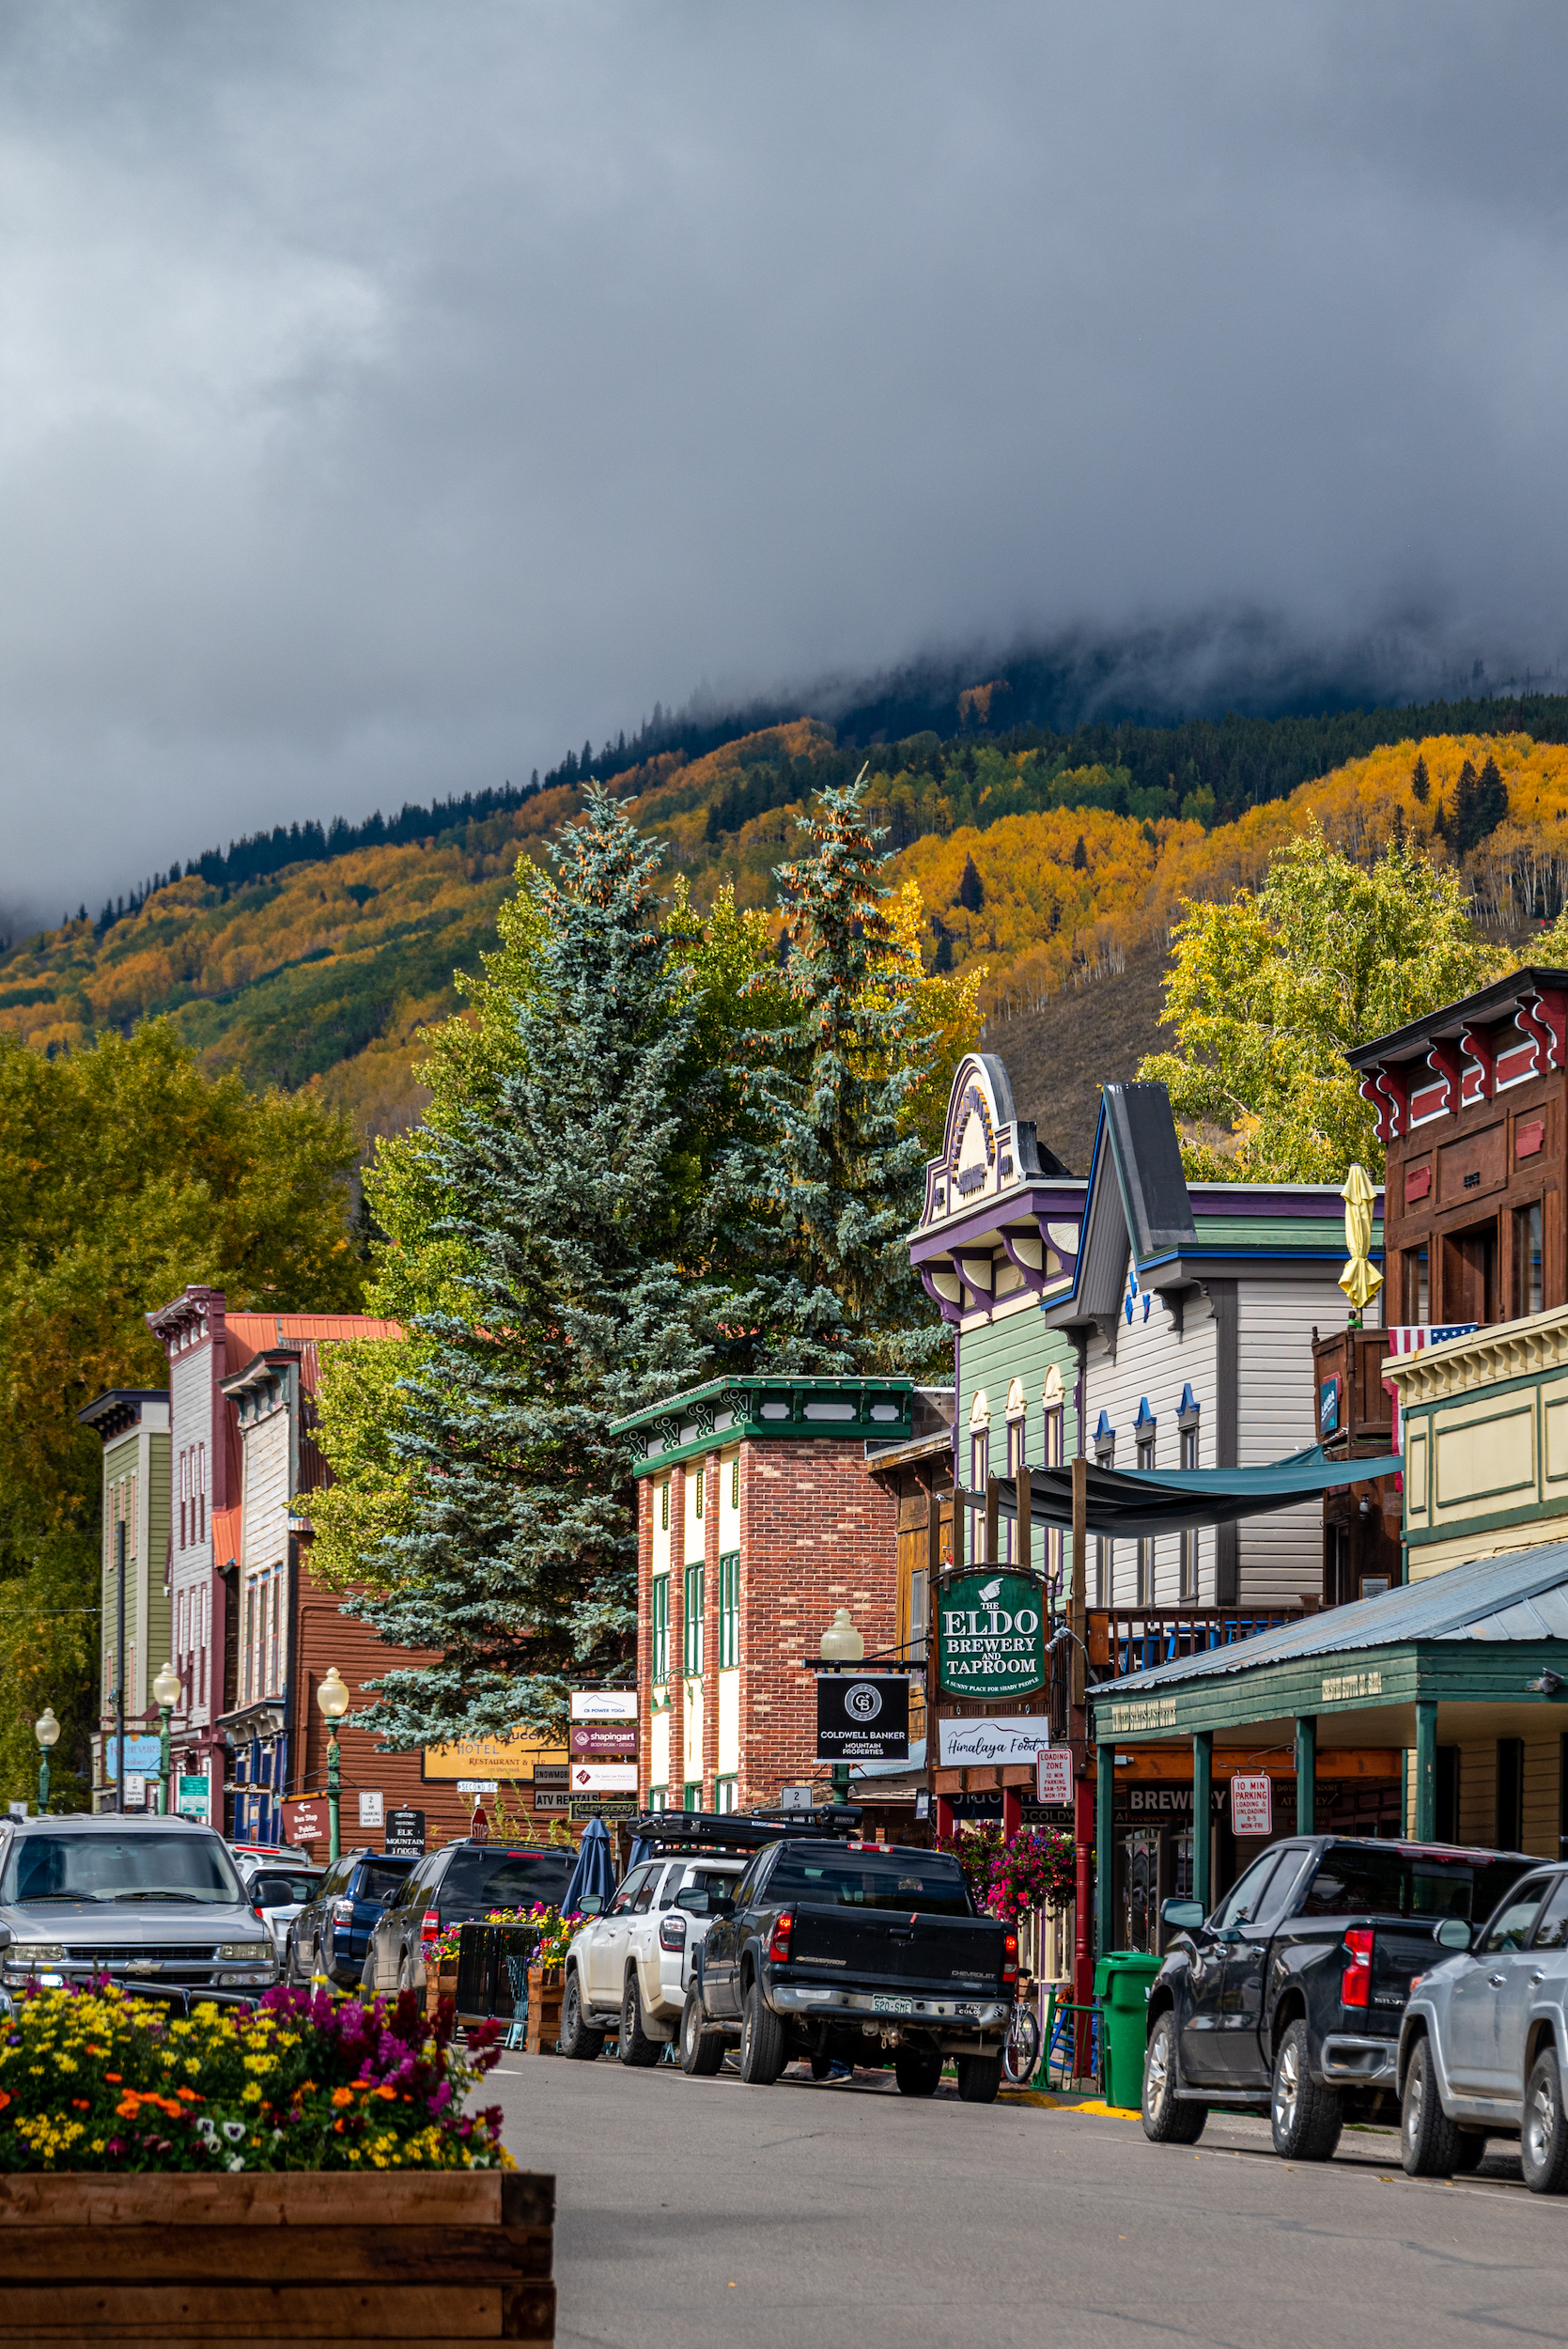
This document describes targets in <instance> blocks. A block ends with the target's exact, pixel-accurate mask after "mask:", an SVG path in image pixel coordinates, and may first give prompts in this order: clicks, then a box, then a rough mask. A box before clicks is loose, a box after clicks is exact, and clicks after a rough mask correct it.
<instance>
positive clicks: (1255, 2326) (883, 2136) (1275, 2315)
mask: <svg viewBox="0 0 1568 2349" xmlns="http://www.w3.org/2000/svg"><path fill="white" fill-rule="evenodd" d="M496 2097H499V2100H500V2102H501V2104H502V2106H503V2108H504V2111H505V2134H506V2142H507V2144H508V2146H509V2148H510V2150H511V2152H512V2155H513V2156H514V2158H515V2159H516V2161H517V2163H518V2166H519V2168H520V2169H524V2170H553V2171H554V2173H555V2177H556V2181H557V2195H558V2216H557V2221H556V2238H555V2245H556V2279H557V2287H558V2291H559V2295H560V2314H559V2318H558V2330H557V2336H556V2338H557V2340H558V2341H560V2342H562V2343H564V2344H571V2349H578V2344H593V2349H601V2345H602V2344H613V2349H636V2344H641V2343H647V2344H648V2345H649V2349H721V2344H722V2349H939V2345H940V2349H993V2345H994V2349H1016V2345H1017V2344H1024V2343H1028V2344H1032V2343H1035V2342H1051V2343H1055V2342H1058V2341H1061V2342H1063V2343H1071V2344H1072V2349H1102V2344H1103V2349H1134V2344H1137V2349H1151V2344H1153V2343H1157V2342H1164V2341H1172V2342H1181V2343H1208V2342H1214V2343H1225V2344H1233V2343H1234V2344H1235V2349H1260V2344H1264V2343H1267V2344H1268V2349H1296V2344H1299V2349H1344V2344H1346V2343H1352V2344H1354V2349H1405V2344H1411V2349H1415V2345H1416V2344H1420V2349H1445V2344H1448V2343H1450V2342H1467V2343H1480V2342H1483V2341H1484V2342H1486V2343H1488V2344H1495V2343H1497V2341H1498V2340H1499V2338H1501V2337H1503V2336H1506V2335H1509V2334H1513V2335H1514V2336H1518V2337H1522V2338H1524V2339H1526V2340H1536V2341H1561V2340H1562V2339H1563V2337H1564V2335H1565V2333H1568V2199H1565V2200H1564V2201H1554V2200H1551V2199H1548V2198H1545V2197H1541V2196H1538V2195H1534V2194H1530V2193H1529V2192H1527V2191H1526V2189H1525V2186H1524V2185H1523V2183H1522V2182H1521V2180H1520V2177H1519V2168H1518V2162H1517V2159H1516V2157H1510V2156H1508V2155H1506V2154H1505V2153H1504V2150H1503V2148H1502V2147H1501V2146H1500V2145H1499V2146H1498V2150H1497V2152H1496V2153H1495V2154H1494V2155H1489V2156H1488V2159H1487V2162H1486V2164H1485V2167H1484V2169H1483V2170H1482V2171H1481V2172H1480V2173H1479V2174H1478V2175H1476V2176H1475V2177H1471V2178H1467V2179H1466V2180H1464V2181H1463V2182H1462V2183H1460V2184H1456V2185H1451V2184H1448V2183H1444V2182H1437V2181H1431V2182H1429V2181H1425V2180H1418V2179H1412V2178H1406V2177H1405V2174H1404V2172H1403V2170H1401V2169H1400V2166H1399V2150H1398V2140H1397V2139H1396V2138H1395V2137H1394V2135H1393V2134H1392V2132H1391V2131H1365V2130H1350V2129H1347V2130H1346V2132H1345V2134H1344V2136H1343V2139H1342V2140H1341V2150H1340V2152H1339V2154H1338V2155H1337V2156H1336V2157H1335V2159H1334V2160H1333V2161H1332V2162H1330V2163H1327V2165H1312V2164H1302V2165H1299V2166H1291V2165H1287V2164H1286V2163H1284V2162H1281V2161H1280V2160H1278V2159H1277V2158H1276V2157H1275V2155H1274V2154H1273V2152H1272V2150H1271V2149H1270V2147H1269V2143H1268V2131H1267V2125H1266V2123H1263V2122H1254V2121H1251V2120H1213V2121H1211V2122H1210V2123H1209V2126H1208V2129H1207V2130H1206V2132H1205V2133H1204V2136H1203V2139H1202V2140H1201V2142H1200V2143H1199V2144H1198V2145H1197V2146H1196V2147H1191V2146H1188V2147H1176V2146H1155V2145H1151V2144H1149V2143H1148V2142H1147V2140H1146V2139H1145V2138H1144V2136H1143V2132H1142V2129H1141V2126H1140V2125H1139V2123H1138V2122H1137V2121H1136V2120H1135V2119H1132V2120H1124V2119H1117V2118H1112V2117H1110V2116H1109V2115H1104V2114H1092V2113H1085V2112H1079V2111H1076V2110H1073V2109H1071V2108H1058V2109H1055V2110H1047V2109H1043V2108H1040V2107H1039V2106H1038V2105H1029V2104H1016V2105H1007V2104H999V2105H995V2106H991V2107H989V2108H986V2107H978V2106H973V2105H962V2104H960V2103H959V2102H958V2098H957V2095H956V2092H954V2091H953V2090H951V2089H949V2088H945V2087H944V2089H943V2090H942V2091H941V2092H939V2094H938V2095H937V2096H936V2097H935V2098H933V2099H931V2100H930V2101H929V2102H925V2101H922V2100H918V2099H912V2098H905V2097H902V2096H900V2095H899V2094H898V2093H897V2092H896V2090H894V2089H893V2084H892V2080H891V2077H890V2078H889V2080H888V2082H887V2084H886V2086H881V2085H878V2084H877V2083H876V2081H875V2080H874V2079H873V2078H872V2077H866V2078H863V2079H857V2080H855V2081H853V2082H847V2081H846V2082H827V2083H823V2084H822V2085H820V2086H818V2085H815V2084H814V2083H813V2082H812V2081H811V2080H810V2079H809V2078H806V2077H801V2076H800V2075H798V2074H797V2073H795V2072H793V2071H792V2072H790V2073H788V2074H786V2075H785V2077H784V2079H782V2080H781V2081H779V2083H778V2084H777V2085H776V2086H775V2087H773V2088H770V2089H761V2088H747V2087H745V2086H744V2085H743V2084H742V2082H741V2081H740V2080H739V2079H738V2078H737V2077H735V2075H734V2074H733V2073H731V2072H729V2071H728V2070H726V2071H725V2072H723V2073H722V2074H721V2075H720V2076H719V2077H717V2078H715V2079H710V2080H701V2079H688V2078H687V2077H685V2075H684V2074H682V2073H681V2072H678V2071H675V2070H672V2069H669V2068H668V2067H666V2066H663V2065H660V2066H659V2067H657V2068H655V2069H652V2070H649V2071H629V2070H626V2069H624V2068H623V2067H622V2066H621V2065H620V2064H619V2063H617V2062H616V2061H614V2059H613V2056H605V2057H601V2058H600V2060H599V2061H598V2062H597V2063H591V2064H590V2063H570V2062H567V2061H565V2060H564V2059H562V2058H550V2057H540V2056H534V2057H527V2056H520V2055H510V2056H506V2057H504V2058H503V2061H502V2066H501V2069H500V2071H499V2072H498V2073H497V2074H496V2075H494V2076H492V2078H491V2080H490V2081H488V2082H487V2083H486V2088H485V2092H484V2098H483V2100H484V2101H486V2102H489V2101H491V2100H492V2099H493V2098H496Z"/></svg>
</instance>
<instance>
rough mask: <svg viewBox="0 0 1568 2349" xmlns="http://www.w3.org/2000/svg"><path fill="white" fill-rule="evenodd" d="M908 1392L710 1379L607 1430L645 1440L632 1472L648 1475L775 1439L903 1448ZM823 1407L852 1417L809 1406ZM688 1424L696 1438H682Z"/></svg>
mask: <svg viewBox="0 0 1568 2349" xmlns="http://www.w3.org/2000/svg"><path fill="white" fill-rule="evenodd" d="M913 1393H914V1382H913V1380H912V1379H909V1378H805V1377H802V1378H784V1377H756V1378H713V1379H710V1380H709V1381H708V1382H707V1384H706V1386H702V1387H692V1388H690V1389H689V1390H688V1391H687V1392H685V1393H684V1394H675V1395H672V1396H671V1397H670V1399H669V1401H668V1402H667V1403H655V1404H650V1405H649V1407H648V1408H646V1409H645V1410H642V1411H634V1412H633V1413H632V1414H631V1416H630V1417H629V1418H628V1419H622V1420H617V1421H615V1423H614V1424H613V1426H612V1428H611V1431H610V1432H611V1434H612V1435H614V1436H629V1435H637V1436H640V1437H642V1438H643V1439H644V1441H645V1443H646V1446H647V1449H646V1450H645V1451H644V1455H643V1457H642V1458H641V1459H639V1460H638V1461H636V1462H635V1463H634V1465H633V1468H632V1474H633V1475H634V1476H651V1475H654V1474H656V1473H657V1472H658V1471H659V1470H661V1469H666V1468H674V1467H675V1465H676V1464H677V1463H678V1462H680V1461H682V1460H690V1459H694V1458H696V1457H697V1456H698V1455H701V1454H703V1453H708V1452H717V1451H719V1450H720V1449H721V1448H722V1446H724V1445H725V1444H732V1443H741V1442H748V1443H755V1442H759V1441H761V1442H766V1441H768V1439H781V1438H782V1439H785V1440H786V1441H790V1442H795V1443H799V1442H800V1441H801V1440H802V1439H807V1440H810V1441H814V1442H827V1443H860V1444H863V1443H867V1442H881V1443H887V1444H895V1443H900V1442H905V1443H907V1442H908V1440H909V1436H910V1424H911V1408H910V1406H911V1398H912V1396H913ZM824 1403H832V1404H839V1405H843V1404H846V1403H847V1404H849V1405H850V1406H851V1407H852V1412H851V1416H849V1417H847V1418H843V1419H836V1418H835V1419H824V1418H819V1417H816V1416H815V1415H813V1414H812V1413H811V1410H810V1407H811V1406H812V1405H814V1404H815V1405H817V1406H820V1405H822V1404H824ZM781 1405H782V1406H783V1408H782V1409H781V1408H779V1407H780V1406H781ZM693 1424H694V1433H693V1434H692V1435H691V1436H690V1437H687V1436H684V1434H683V1431H684V1430H685V1429H686V1428H687V1427H689V1426H693Z"/></svg>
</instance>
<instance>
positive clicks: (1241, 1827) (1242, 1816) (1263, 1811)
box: [1231, 1770, 1274, 1835]
mask: <svg viewBox="0 0 1568 2349" xmlns="http://www.w3.org/2000/svg"><path fill="white" fill-rule="evenodd" d="M1231 1832H1232V1833H1233V1834H1234V1835H1272V1834H1273V1832H1274V1782H1273V1781H1272V1779H1270V1778H1269V1777H1268V1775H1267V1773H1266V1772H1265V1771H1262V1770H1260V1771H1258V1772H1257V1773H1256V1774H1255V1775H1251V1774H1249V1775H1248V1776H1246V1777H1243V1776H1242V1774H1241V1772H1240V1771H1239V1770H1238V1771H1237V1773H1236V1775H1235V1776H1234V1778H1233V1779H1232V1781H1231Z"/></svg>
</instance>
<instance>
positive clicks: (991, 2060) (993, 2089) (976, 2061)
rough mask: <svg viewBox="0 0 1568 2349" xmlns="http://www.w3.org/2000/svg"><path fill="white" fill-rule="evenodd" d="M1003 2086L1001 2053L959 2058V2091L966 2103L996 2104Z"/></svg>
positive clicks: (901, 2082) (900, 2083)
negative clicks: (998, 2092) (998, 2091)
mask: <svg viewBox="0 0 1568 2349" xmlns="http://www.w3.org/2000/svg"><path fill="white" fill-rule="evenodd" d="M898 2084H899V2086H900V2088H902V2087H903V2085H904V2083H903V2081H902V2080H900V2081H899V2083H898ZM1000 2087H1001V2057H1000V2056H999V2055H994V2056H960V2057H959V2058H958V2093H959V2095H960V2097H961V2098H962V2099H963V2101H964V2103H965V2104H966V2105H994V2104H995V2102H996V2100H997V2090H998V2089H999V2088H1000Z"/></svg>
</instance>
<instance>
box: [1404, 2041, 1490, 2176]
mask: <svg viewBox="0 0 1568 2349" xmlns="http://www.w3.org/2000/svg"><path fill="white" fill-rule="evenodd" d="M1478 2141H1479V2142H1480V2144H1481V2145H1482V2147H1483V2149H1484V2147H1485V2143H1486V2140H1485V2139H1484V2138H1482V2139H1479V2140H1478ZM1460 2145H1461V2139H1460V2135H1459V2131H1458V2130H1457V2129H1456V2128H1455V2126H1454V2124H1453V2123H1452V2121H1451V2120H1450V2119H1449V2117H1448V2114H1447V2113H1446V2112H1445V2111H1444V2110H1443V2100H1442V2097H1441V2096H1440V2095H1439V2094H1438V2092H1437V2066H1436V2061H1435V2060H1434V2058H1433V2054H1432V2042H1431V2041H1430V2040H1429V2039H1426V2038H1421V2039H1418V2040H1417V2042H1416V2044H1415V2046H1413V2047H1412V2048H1411V2050H1410V2061H1409V2063H1408V2065H1407V2066H1406V2069H1405V2095H1404V2098H1403V2100H1402V2102H1401V2104H1400V2108H1399V2157H1400V2159H1401V2161H1402V2162H1403V2163H1404V2164H1405V2176H1406V2177H1407V2178H1452V2175H1453V2173H1454V2171H1455V2170H1457V2169H1458V2167H1459V2154H1460Z"/></svg>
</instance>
